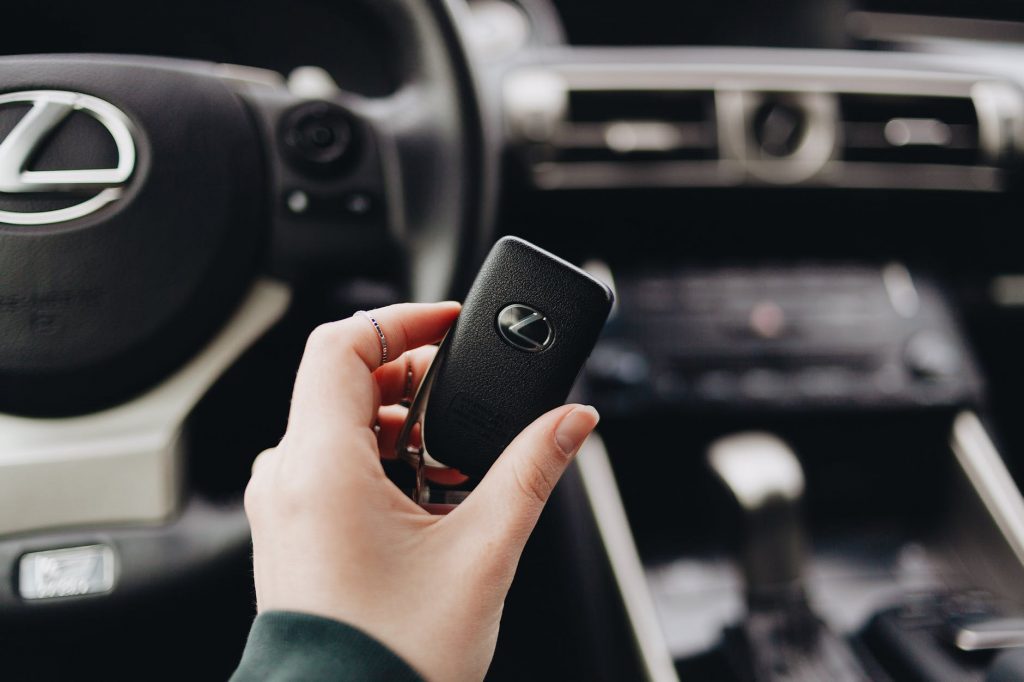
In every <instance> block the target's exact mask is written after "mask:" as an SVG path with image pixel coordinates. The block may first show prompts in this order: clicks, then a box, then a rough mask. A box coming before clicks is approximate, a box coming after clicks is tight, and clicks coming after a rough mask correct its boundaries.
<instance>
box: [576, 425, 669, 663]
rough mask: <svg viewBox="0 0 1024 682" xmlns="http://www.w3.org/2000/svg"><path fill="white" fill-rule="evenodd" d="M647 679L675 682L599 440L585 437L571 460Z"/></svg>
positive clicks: (622, 510)
mask: <svg viewBox="0 0 1024 682" xmlns="http://www.w3.org/2000/svg"><path fill="white" fill-rule="evenodd" d="M576 463H577V466H578V467H579V471H580V477H581V478H582V480H583V488H584V491H585V492H586V496H587V499H588V501H589V502H590V507H591V510H592V511H593V513H594V519H595V521H596V523H597V530H598V533H599V535H600V536H601V541H602V542H603V543H604V548H605V552H606V553H607V555H608V561H609V563H610V564H611V569H612V574H613V575H614V577H615V582H616V584H617V585H618V587H619V592H620V594H621V596H622V601H623V604H624V606H625V609H626V617H627V618H628V619H629V624H630V627H631V630H632V632H633V636H634V637H635V641H636V646H637V649H638V651H639V653H640V659H641V661H642V663H643V666H644V672H645V673H646V675H647V679H648V680H651V682H679V675H678V674H677V673H676V668H675V663H674V662H673V660H672V654H670V653H669V649H668V645H667V644H666V642H665V635H664V632H663V630H662V627H661V623H660V622H659V620H658V614H657V611H656V610H655V606H654V601H653V599H652V598H651V592H650V588H649V587H648V585H647V578H646V576H645V575H644V568H643V565H642V564H641V563H640V555H639V553H638V552H637V549H636V543H635V542H634V540H633V532H632V531H631V530H630V527H629V519H628V518H627V517H626V510H625V508H624V507H623V505H622V497H621V496H620V495H619V487H618V484H617V483H616V482H615V473H614V471H613V470H612V465H611V461H610V460H609V459H608V451H607V449H605V446H604V442H603V441H602V440H601V438H600V436H598V435H597V434H596V433H595V434H591V436H590V437H589V438H587V440H586V441H585V442H584V443H583V447H582V448H580V453H579V456H578V457H577V459H576Z"/></svg>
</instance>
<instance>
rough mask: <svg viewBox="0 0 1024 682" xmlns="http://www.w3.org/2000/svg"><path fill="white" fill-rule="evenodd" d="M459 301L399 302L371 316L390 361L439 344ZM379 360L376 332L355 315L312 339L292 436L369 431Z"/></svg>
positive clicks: (298, 383)
mask: <svg viewBox="0 0 1024 682" xmlns="http://www.w3.org/2000/svg"><path fill="white" fill-rule="evenodd" d="M459 309H460V306H459V304H458V303H455V302H451V301H449V302H445V303H398V304H395V305H390V306H387V307H385V308H378V309H376V310H373V311H369V315H370V316H371V317H373V319H374V320H376V322H377V326H379V328H380V330H381V332H382V333H383V334H384V337H385V339H386V341H387V348H388V358H389V359H397V358H399V357H401V355H402V353H404V352H405V351H407V350H409V349H411V348H417V347H419V346H423V345H426V344H428V343H433V342H435V341H439V340H440V339H441V337H443V336H444V334H445V332H446V331H448V327H450V326H451V324H452V322H454V321H455V318H456V317H457V316H458V314H459ZM380 361H381V339H380V336H379V335H378V332H377V328H376V327H375V326H374V325H373V324H372V323H371V322H370V321H369V320H367V319H366V318H365V317H363V316H361V315H357V316H354V317H350V318H347V319H344V320H339V321H338V322H330V323H327V324H323V325H320V326H319V327H317V328H316V329H314V330H313V333H312V334H310V336H309V340H308V341H307V343H306V350H305V352H304V354H303V356H302V362H301V364H300V365H299V371H298V374H297V376H296V377H295V390H294V392H293V393H292V406H291V413H290V414H289V417H288V430H289V431H309V432H312V433H315V434H320V435H325V436H328V437H330V436H333V435H336V434H338V433H339V432H343V431H345V430H348V429H351V428H354V427H361V428H368V427H369V426H370V425H371V424H372V423H373V419H374V418H375V416H376V411H377V405H376V404H375V400H374V398H375V396H376V393H375V390H376V388H375V382H374V379H373V375H372V372H373V371H374V370H375V369H377V367H378V366H379V365H380Z"/></svg>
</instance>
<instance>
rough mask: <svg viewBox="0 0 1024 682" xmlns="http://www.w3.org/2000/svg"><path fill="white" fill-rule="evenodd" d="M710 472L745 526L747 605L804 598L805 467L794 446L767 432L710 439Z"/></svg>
mask: <svg viewBox="0 0 1024 682" xmlns="http://www.w3.org/2000/svg"><path fill="white" fill-rule="evenodd" d="M708 463H709V464H710V465H711V469H712V471H714V472H715V474H716V475H717V476H718V478H719V479H720V480H721V481H722V482H723V483H724V484H725V486H726V487H727V488H728V489H729V491H730V492H731V493H732V495H733V497H735V498H736V501H737V503H739V506H740V509H741V510H742V513H743V517H744V523H745V525H746V528H744V530H743V532H744V534H745V537H744V540H743V544H742V546H741V549H740V562H741V564H742V566H743V575H744V578H745V579H746V587H747V600H748V602H749V604H750V607H751V608H752V609H756V608H760V607H762V606H764V607H772V606H779V605H781V604H785V603H791V602H793V601H802V600H803V599H804V591H803V564H804V551H805V550H804V547H805V541H804V533H803V526H802V524H801V523H800V509H799V507H800V500H801V498H802V497H803V494H804V472H803V469H801V468H800V463H799V462H798V461H797V459H796V456H795V455H794V454H793V451H792V450H790V449H789V447H788V446H787V445H786V444H785V443H784V442H782V441H781V440H780V439H778V438H776V437H775V436H773V435H771V434H767V433H744V434H738V435H735V436H729V437H726V438H722V439H720V440H717V441H715V442H714V443H713V444H712V445H711V448H710V449H709V451H708Z"/></svg>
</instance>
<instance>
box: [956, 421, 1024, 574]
mask: <svg viewBox="0 0 1024 682" xmlns="http://www.w3.org/2000/svg"><path fill="white" fill-rule="evenodd" d="M950 446H951V447H952V448H953V453H954V454H955V455H956V459H957V462H959V463H960V466H961V467H962V468H963V470H964V473H965V474H966V475H967V478H968V480H970V482H971V485H972V486H973V487H974V489H975V491H976V492H977V493H978V497H979V498H980V499H981V501H982V503H983V504H984V505H985V508H986V509H987V510H988V513H989V514H990V515H991V516H992V518H993V519H994V520H995V522H996V525H997V526H998V527H999V530H1000V532H1001V533H1002V534H1003V537H1004V538H1005V539H1006V542H1007V544H1008V545H1009V546H1010V548H1011V549H1012V550H1013V553H1014V555H1015V556H1016V557H1017V560H1018V561H1019V562H1020V563H1021V564H1022V565H1024V497H1021V493H1020V489H1019V488H1018V487H1017V484H1016V483H1015V482H1014V480H1013V477H1012V476H1011V475H1010V472H1009V470H1008V469H1007V468H1006V464H1005V463H1004V462H1003V458H1002V457H1001V456H1000V455H999V451H998V450H996V447H995V445H994V444H993V443H992V439H991V438H989V435H988V433H987V432H986V431H985V427H984V426H983V425H982V423H981V420H980V419H978V416H977V415H976V414H975V413H973V412H961V413H960V414H958V415H957V416H956V419H955V420H954V421H953V433H952V436H951V439H950Z"/></svg>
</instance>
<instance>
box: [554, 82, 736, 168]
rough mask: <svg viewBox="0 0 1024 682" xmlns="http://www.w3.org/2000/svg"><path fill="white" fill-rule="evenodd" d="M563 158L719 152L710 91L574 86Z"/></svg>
mask: <svg viewBox="0 0 1024 682" xmlns="http://www.w3.org/2000/svg"><path fill="white" fill-rule="evenodd" d="M567 114H568V115H567V120H566V122H565V124H564V125H563V126H562V128H561V130H560V131H559V132H558V134H557V136H556V139H555V140H554V144H555V146H556V147H557V148H558V150H559V154H558V157H559V160H560V161H568V162H573V161H628V160H636V161H684V160H686V161H693V160H706V159H714V158H716V155H717V153H716V152H717V143H716V133H715V122H714V121H715V115H714V93H712V92H711V91H710V90H708V91H701V90H686V91H678V90H651V91H644V90H575V91H570V92H569V100H568V112H567Z"/></svg>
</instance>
